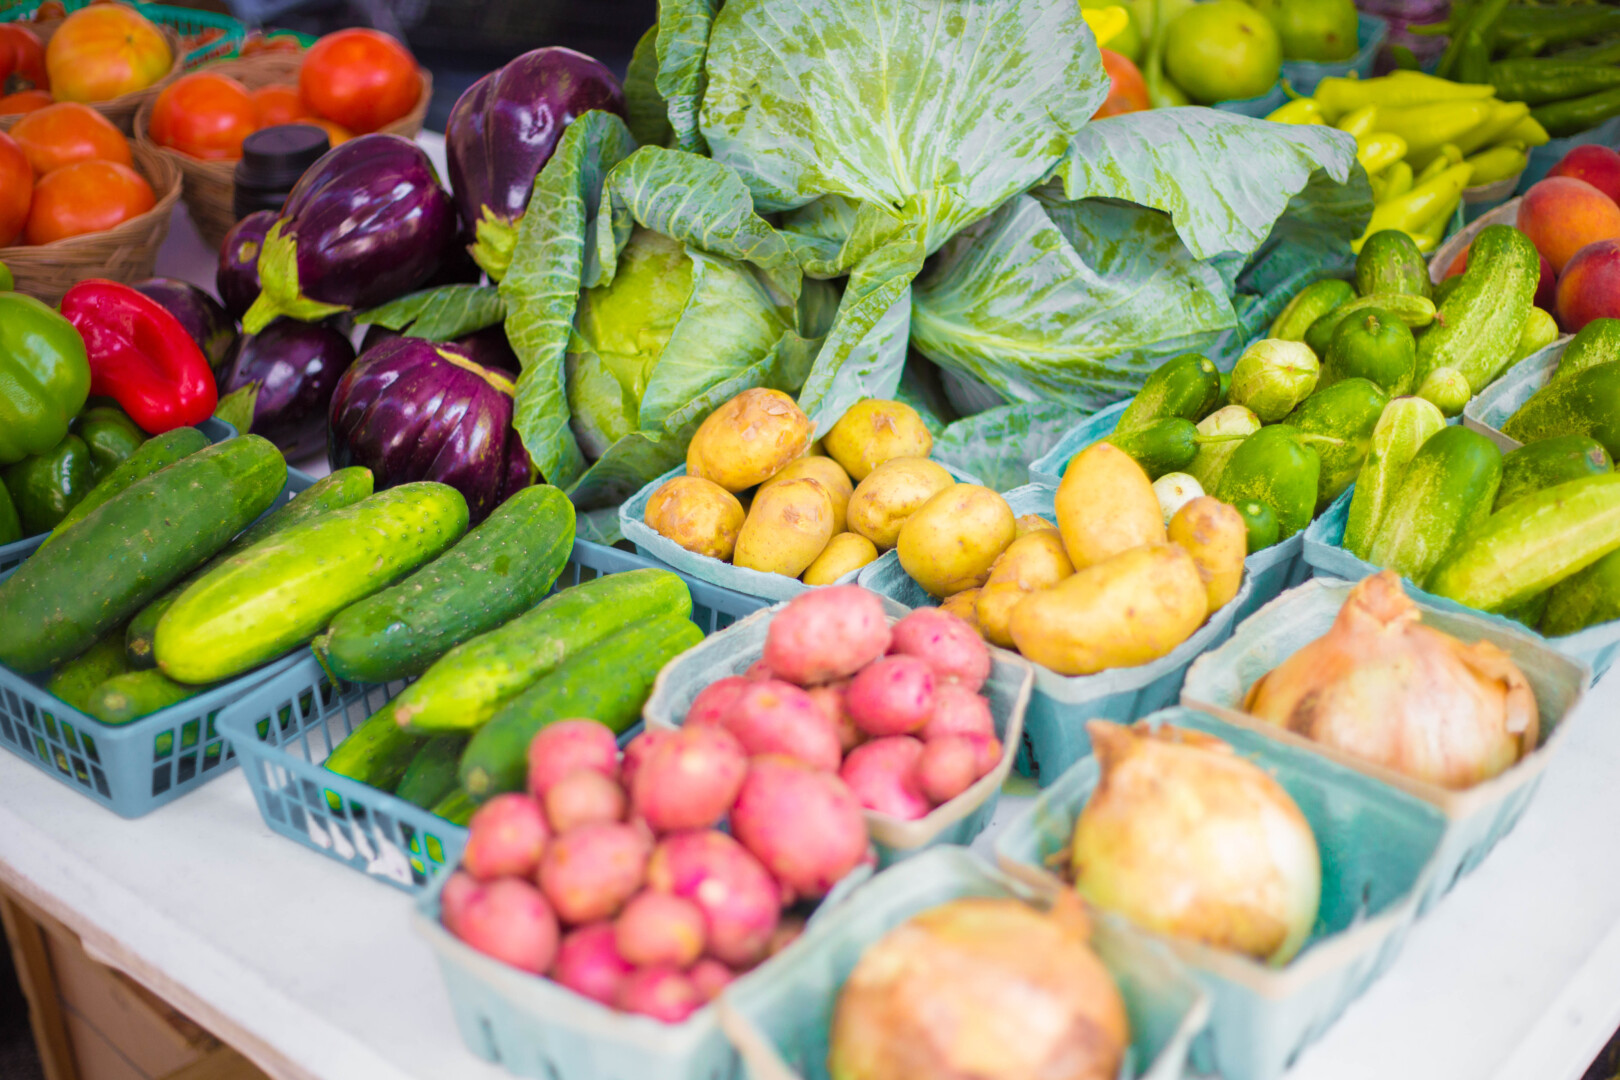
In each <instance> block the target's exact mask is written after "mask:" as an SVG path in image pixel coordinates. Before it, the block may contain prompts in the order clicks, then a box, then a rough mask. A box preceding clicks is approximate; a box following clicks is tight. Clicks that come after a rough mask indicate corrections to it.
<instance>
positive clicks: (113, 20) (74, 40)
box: [45, 4, 174, 101]
mask: <svg viewBox="0 0 1620 1080" xmlns="http://www.w3.org/2000/svg"><path fill="white" fill-rule="evenodd" d="M173 64H174V54H173V53H172V52H171V51H170V50H169V42H168V39H167V38H165V37H164V36H163V32H162V31H161V30H159V29H158V28H157V27H156V26H154V25H152V23H151V22H150V21H149V20H148V19H147V18H146V17H145V16H144V15H142V14H140V13H139V12H137V11H136V10H135V9H134V8H131V7H126V6H125V5H123V4H96V5H93V6H91V7H87V8H81V9H79V10H78V11H75V12H74V13H73V14H72V15H69V16H68V17H67V19H66V20H65V21H63V23H62V25H61V27H60V28H59V29H58V30H57V31H56V33H55V34H53V35H52V36H51V41H50V44H49V45H47V46H45V70H46V73H47V74H48V75H49V76H50V80H51V93H53V94H55V95H56V100H58V101H110V100H112V99H113V98H115V97H119V96H120V95H122V94H128V93H133V92H134V91H136V90H144V89H146V88H147V87H148V86H151V85H152V84H153V83H155V82H157V81H158V80H159V79H161V78H163V76H165V75H167V74H168V73H169V68H170V67H171V66H173Z"/></svg>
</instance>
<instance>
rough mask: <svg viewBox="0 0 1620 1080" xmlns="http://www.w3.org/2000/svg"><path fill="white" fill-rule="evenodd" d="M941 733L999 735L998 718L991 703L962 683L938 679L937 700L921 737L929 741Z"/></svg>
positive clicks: (989, 737)
mask: <svg viewBox="0 0 1620 1080" xmlns="http://www.w3.org/2000/svg"><path fill="white" fill-rule="evenodd" d="M942 735H979V736H982V737H984V738H987V739H993V738H995V737H996V719H995V717H994V716H993V715H991V713H990V703H989V702H988V701H986V700H985V699H984V698H983V697H981V696H980V695H979V694H977V693H975V692H973V691H972V690H969V689H968V688H967V687H965V686H963V685H962V684H961V683H950V682H947V683H939V684H937V685H936V686H935V687H934V704H933V708H931V709H930V710H929V712H928V721H927V723H925V724H923V726H922V730H921V731H919V732H917V736H918V738H920V739H922V740H923V741H924V742H929V741H932V740H934V739H937V738H939V737H941V736H942Z"/></svg>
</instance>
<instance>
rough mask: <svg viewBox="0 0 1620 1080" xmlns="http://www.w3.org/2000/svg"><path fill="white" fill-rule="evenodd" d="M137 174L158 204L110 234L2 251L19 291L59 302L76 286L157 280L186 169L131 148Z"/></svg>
mask: <svg viewBox="0 0 1620 1080" xmlns="http://www.w3.org/2000/svg"><path fill="white" fill-rule="evenodd" d="M131 149H132V152H133V154H134V158H135V171H136V172H138V173H140V174H141V175H142V176H144V177H146V182H147V183H149V184H151V185H152V194H153V195H155V196H157V204H156V205H155V206H153V207H152V209H150V210H148V211H147V212H146V213H144V214H142V215H141V216H140V217H136V218H131V219H130V220H128V221H126V222H124V223H123V224H122V225H118V226H115V227H113V228H111V229H108V230H107V231H106V232H98V233H87V234H86V235H84V236H72V237H69V238H68V239H66V240H57V241H55V242H53V243H49V244H40V245H37V246H25V247H8V248H0V262H3V263H5V264H6V266H8V267H9V268H10V269H11V273H12V276H13V277H15V278H16V279H17V291H18V292H24V293H27V294H28V295H29V296H33V297H37V298H38V299H40V300H43V301H45V302H46V303H47V304H55V303H56V302H57V301H59V300H61V299H62V294H63V293H65V292H67V291H68V289H70V288H72V286H73V284H74V282H77V281H82V280H83V279H85V278H108V279H110V280H112V281H122V282H124V283H125V284H131V283H133V282H137V281H141V280H143V279H145V278H149V277H151V276H152V269H153V267H154V266H156V265H157V255H158V248H160V247H162V246H163V241H164V239H165V238H167V237H168V235H169V219H170V217H172V216H173V213H174V204H175V202H176V201H178V200H179V198H180V170H179V169H178V168H176V167H175V165H174V163H173V162H172V161H169V160H168V159H167V158H165V157H164V156H163V155H161V154H158V153H155V152H154V151H152V150H149V149H148V148H146V147H144V146H139V145H137V146H134V147H132V148H131Z"/></svg>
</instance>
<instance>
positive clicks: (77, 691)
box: [45, 628, 129, 712]
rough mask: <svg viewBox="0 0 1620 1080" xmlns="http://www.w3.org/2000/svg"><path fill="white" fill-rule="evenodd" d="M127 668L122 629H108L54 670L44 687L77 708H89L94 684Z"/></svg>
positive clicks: (82, 710) (120, 673) (119, 673)
mask: <svg viewBox="0 0 1620 1080" xmlns="http://www.w3.org/2000/svg"><path fill="white" fill-rule="evenodd" d="M128 670H129V664H128V662H127V661H126V660H125V659H124V633H123V631H122V630H120V629H117V628H115V629H113V630H110V631H108V632H107V634H106V635H105V636H104V637H102V639H101V640H100V641H97V642H96V643H95V644H94V645H92V646H90V648H88V649H86V650H85V651H84V652H82V653H80V654H79V655H78V656H75V657H74V658H73V659H71V660H69V661H68V662H67V663H65V664H63V665H62V666H61V667H59V668H57V669H56V670H55V671H53V672H51V681H50V682H48V683H46V684H45V689H46V690H47V691H49V692H50V693H51V694H53V695H55V696H56V697H57V698H59V699H61V700H62V701H65V702H67V703H68V704H69V705H71V706H73V707H74V708H75V709H78V710H79V711H80V712H89V711H90V695H91V694H92V693H93V692H94V691H95V689H96V687H98V686H100V685H101V684H102V683H104V682H106V681H107V680H108V679H110V678H112V677H113V676H114V675H122V674H123V673H124V672H126V671H128Z"/></svg>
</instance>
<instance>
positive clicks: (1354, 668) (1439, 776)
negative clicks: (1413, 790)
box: [1244, 570, 1541, 788]
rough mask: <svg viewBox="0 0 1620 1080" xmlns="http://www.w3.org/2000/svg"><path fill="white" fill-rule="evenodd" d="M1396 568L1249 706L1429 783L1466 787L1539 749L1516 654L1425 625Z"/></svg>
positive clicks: (1262, 686) (1276, 673)
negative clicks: (1467, 643)
mask: <svg viewBox="0 0 1620 1080" xmlns="http://www.w3.org/2000/svg"><path fill="white" fill-rule="evenodd" d="M1421 617H1422V612H1420V611H1419V610H1418V607H1417V605H1416V604H1414V603H1412V600H1411V598H1410V597H1408V596H1407V595H1406V593H1405V592H1404V591H1403V590H1402V589H1401V582H1400V578H1399V577H1397V576H1396V575H1395V573H1394V572H1393V571H1390V570H1385V571H1384V572H1383V573H1381V574H1378V575H1376V576H1374V577H1370V578H1367V579H1366V580H1365V581H1363V582H1361V583H1360V584H1359V585H1357V586H1356V587H1355V588H1354V589H1351V590H1350V596H1349V598H1348V599H1347V600H1346V601H1345V604H1344V607H1343V608H1341V609H1340V611H1339V615H1338V618H1336V619H1334V621H1333V628H1332V629H1331V630H1329V631H1328V632H1327V633H1326V634H1324V635H1323V636H1321V637H1319V638H1317V639H1316V640H1315V641H1313V642H1311V643H1310V644H1308V645H1306V646H1305V647H1304V648H1302V649H1300V650H1299V651H1298V652H1296V653H1295V654H1294V655H1292V656H1290V657H1289V658H1288V659H1287V660H1284V661H1283V662H1282V663H1281V664H1279V665H1278V666H1277V667H1276V669H1275V670H1273V671H1271V672H1269V673H1268V674H1266V675H1265V676H1263V677H1262V678H1261V679H1260V681H1259V682H1257V683H1255V684H1254V686H1252V687H1251V688H1250V689H1249V693H1248V697H1247V698H1246V699H1245V701H1244V708H1245V709H1247V710H1248V711H1249V712H1250V713H1252V714H1253V715H1254V716H1256V717H1259V718H1260V719H1261V720H1265V721H1267V722H1268V723H1272V724H1276V725H1277V726H1279V727H1285V728H1288V729H1289V730H1290V731H1294V732H1298V733H1299V734H1301V735H1304V736H1306V737H1307V738H1311V739H1315V740H1316V741H1317V742H1321V743H1326V744H1327V745H1329V746H1334V747H1337V748H1338V749H1340V750H1343V751H1344V752H1345V753H1347V754H1354V755H1355V756H1356V757H1359V758H1363V759H1365V760H1367V761H1372V762H1376V763H1377V764H1379V765H1383V766H1385V767H1387V768H1390V769H1394V770H1396V771H1397V772H1400V773H1403V774H1405V775H1407V776H1410V777H1412V778H1414V779H1417V780H1425V781H1428V782H1429V783H1431V784H1438V785H1440V786H1442V787H1448V788H1466V787H1471V786H1472V785H1474V784H1477V783H1479V782H1480V781H1482V780H1488V779H1490V778H1491V777H1493V776H1495V775H1497V774H1498V773H1500V772H1502V771H1503V770H1504V769H1506V768H1508V767H1509V766H1511V765H1512V764H1513V763H1514V762H1516V761H1518V760H1519V758H1521V757H1523V756H1524V755H1525V754H1528V753H1530V752H1531V751H1532V750H1534V749H1535V748H1536V741H1537V737H1538V736H1539V734H1540V727H1541V725H1540V719H1539V717H1538V715H1537V712H1536V698H1535V694H1534V693H1533V692H1532V690H1531V688H1530V683H1529V681H1528V680H1526V679H1525V677H1524V673H1523V672H1521V671H1520V670H1519V669H1518V667H1517V666H1516V665H1515V664H1514V663H1513V659H1512V658H1511V657H1510V656H1508V654H1507V653H1505V652H1503V651H1502V650H1501V649H1499V648H1497V647H1496V646H1495V645H1493V644H1491V643H1490V642H1488V641H1480V642H1476V643H1475V644H1473V645H1464V644H1463V643H1462V642H1460V641H1458V640H1457V639H1456V638H1454V637H1452V636H1451V635H1450V634H1446V633H1444V632H1442V631H1440V630H1436V629H1434V628H1433V627H1431V626H1424V625H1423V623H1422V622H1420V621H1419V620H1420V619H1421Z"/></svg>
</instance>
